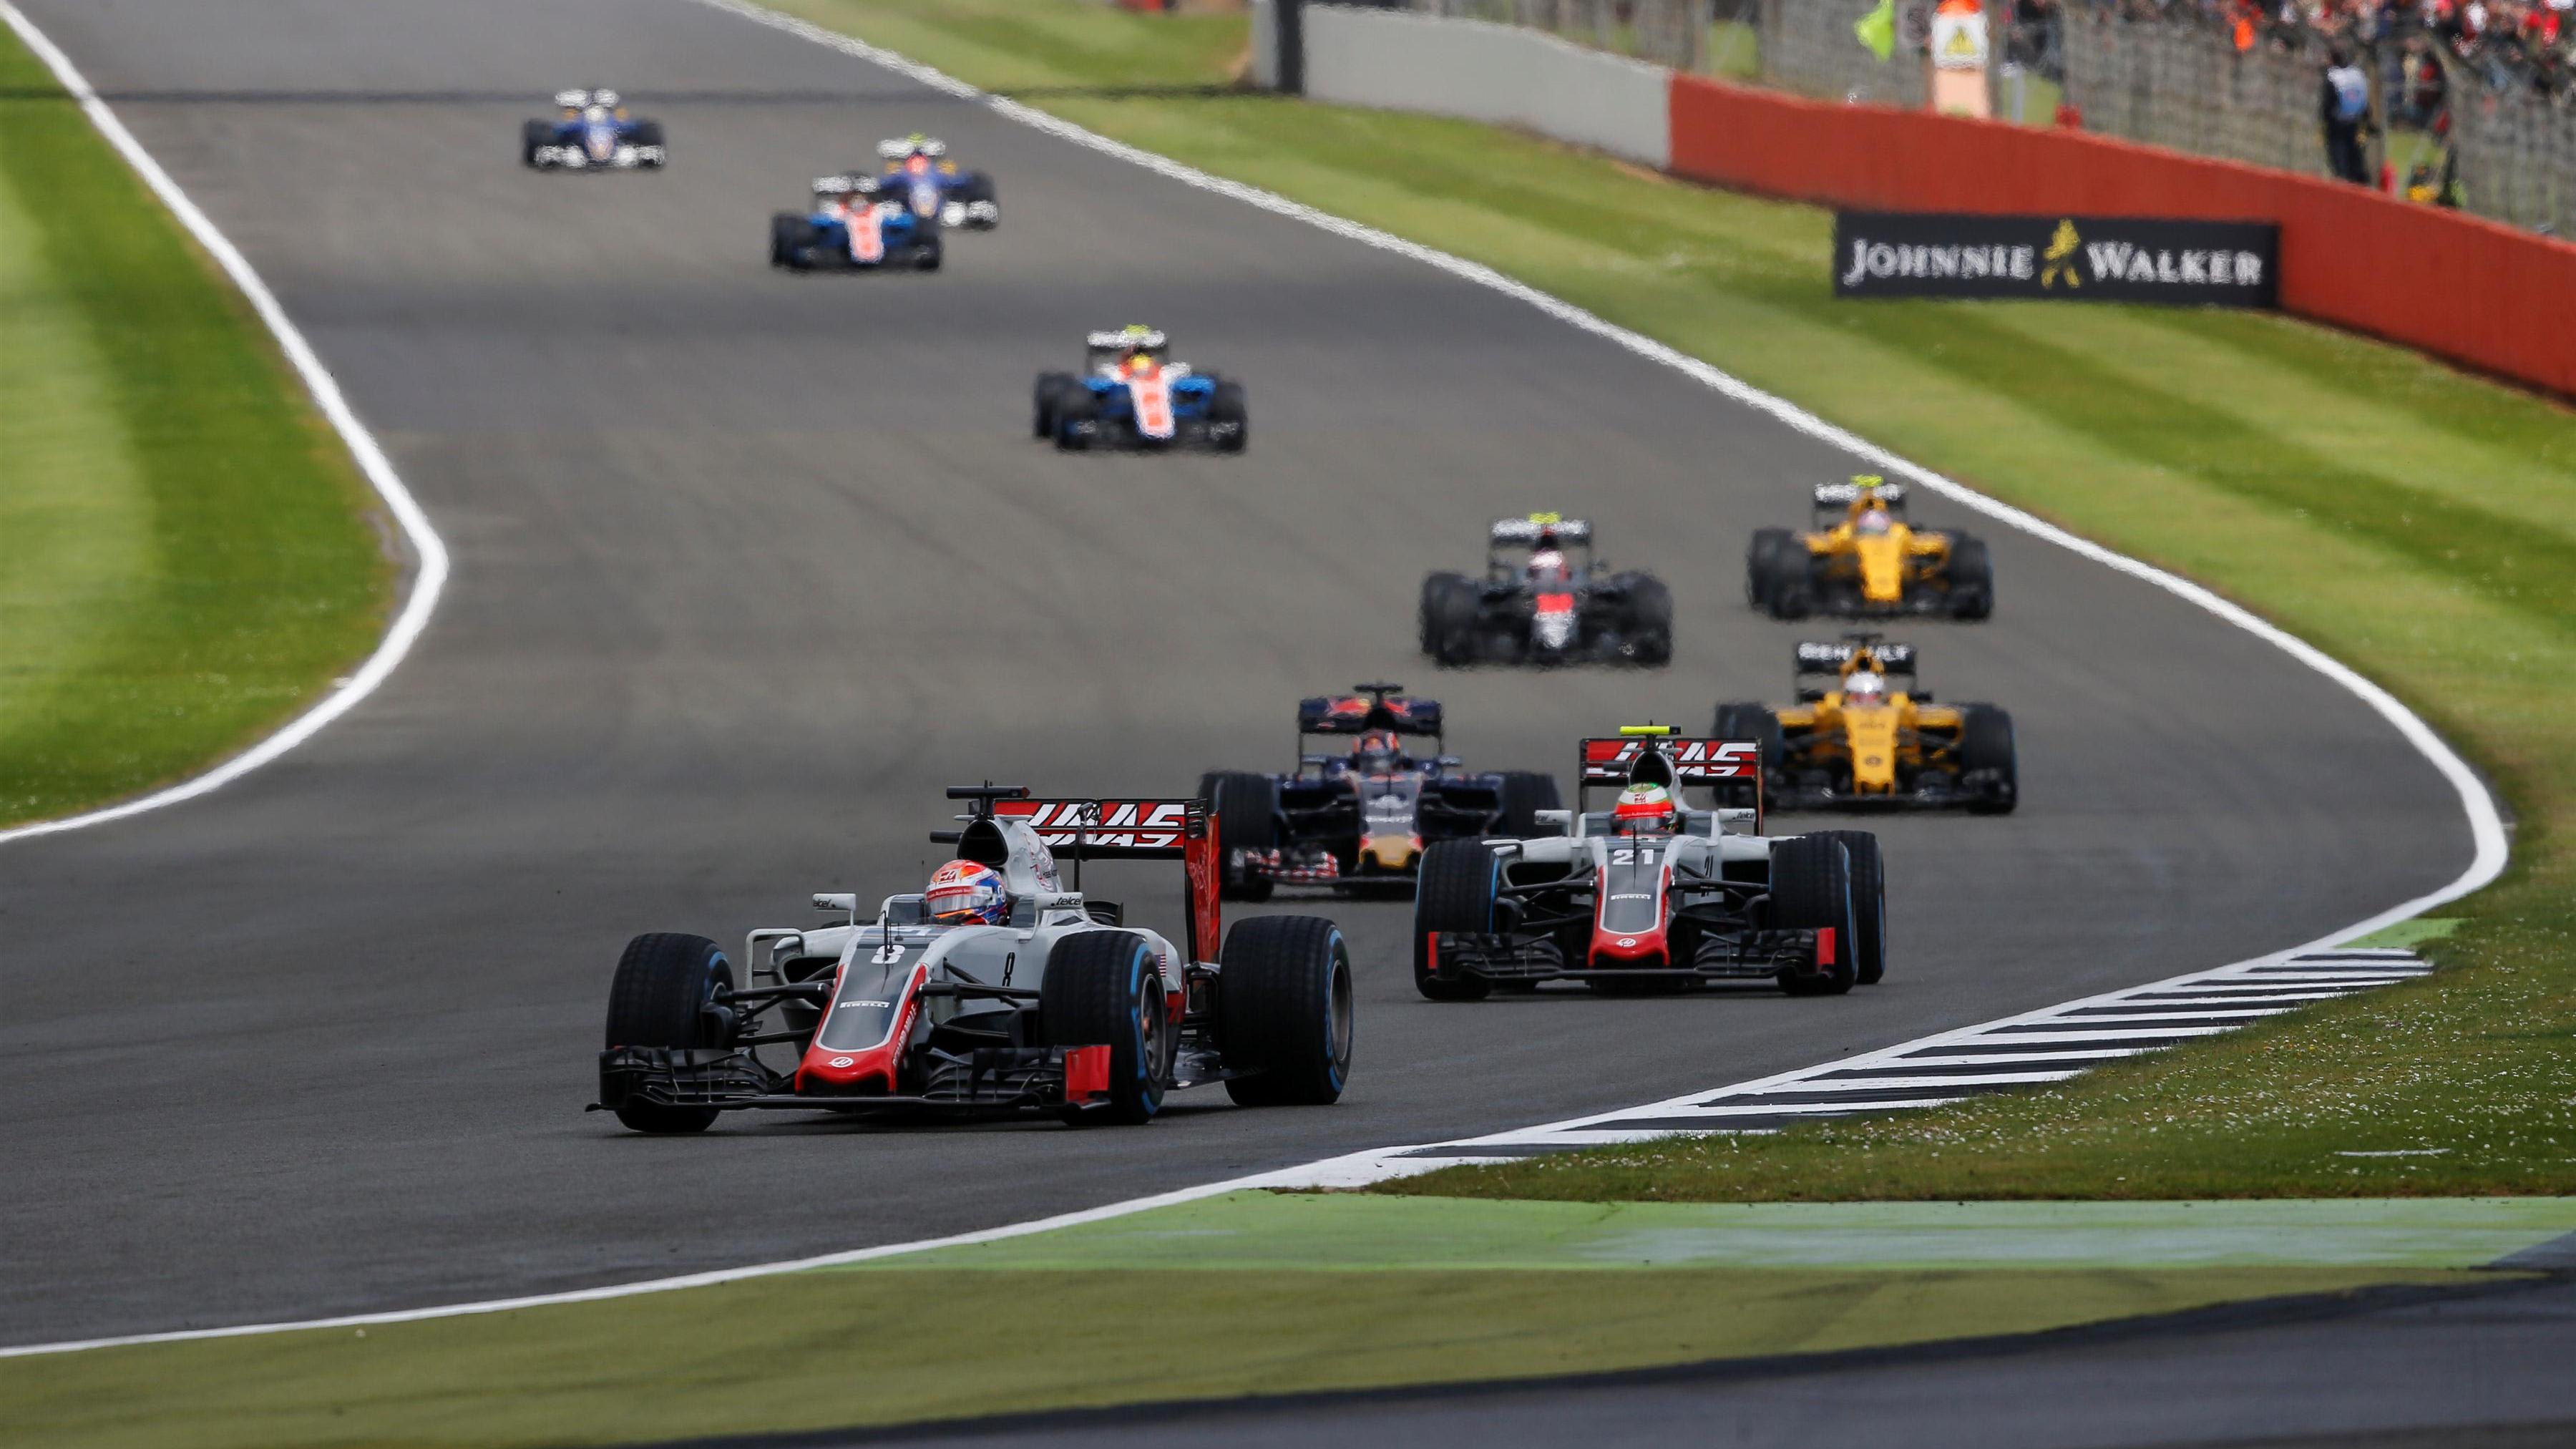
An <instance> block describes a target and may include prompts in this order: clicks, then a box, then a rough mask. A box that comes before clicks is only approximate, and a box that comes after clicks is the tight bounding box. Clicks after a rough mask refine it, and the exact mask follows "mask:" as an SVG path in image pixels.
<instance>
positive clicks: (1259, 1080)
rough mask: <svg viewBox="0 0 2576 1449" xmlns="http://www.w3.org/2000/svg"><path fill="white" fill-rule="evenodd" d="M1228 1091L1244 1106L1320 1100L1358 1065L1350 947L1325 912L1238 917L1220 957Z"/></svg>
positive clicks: (1220, 1023) (1338, 1089)
mask: <svg viewBox="0 0 2576 1449" xmlns="http://www.w3.org/2000/svg"><path fill="white" fill-rule="evenodd" d="M1217 967H1218V973H1217V1030H1218V1040H1219V1041H1220V1043H1221V1044H1222V1049H1223V1055H1224V1061H1225V1066H1226V1069H1227V1070H1228V1071H1237V1072H1246V1073H1249V1074H1250V1075H1247V1076H1240V1077H1228V1078H1227V1079H1226V1083H1225V1094H1226V1095H1227V1096H1229V1097H1232V1098H1233V1099H1234V1100H1235V1102H1236V1104H1237V1105H1239V1106H1245V1107H1321V1106H1326V1105H1329V1104H1330V1103H1332V1102H1333V1101H1335V1100H1337V1099H1338V1098H1340V1096H1341V1095H1342V1084H1343V1083H1344V1082H1345V1081H1348V1080H1349V1078H1350V1071H1351V1022H1352V1012H1351V1001H1352V995H1353V993H1352V990H1351V951H1350V946H1349V945H1348V943H1346V942H1344V941H1343V939H1342V932H1341V928H1340V927H1338V926H1335V925H1334V924H1333V923H1332V922H1330V921H1328V920H1325V919H1324V918H1323V917H1321V916H1256V917H1254V918H1253V919H1251V920H1248V921H1240V922H1237V923H1236V924H1235V927H1234V929H1233V930H1231V931H1228V932H1227V933H1226V937H1225V952H1224V954H1223V955H1222V956H1220V957H1219V958H1218V960H1217Z"/></svg>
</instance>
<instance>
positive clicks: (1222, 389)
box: [1037, 327, 1251, 453]
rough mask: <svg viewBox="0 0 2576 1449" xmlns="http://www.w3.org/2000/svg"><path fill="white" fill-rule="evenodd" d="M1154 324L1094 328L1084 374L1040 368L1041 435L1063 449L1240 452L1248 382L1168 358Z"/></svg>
mask: <svg viewBox="0 0 2576 1449" xmlns="http://www.w3.org/2000/svg"><path fill="white" fill-rule="evenodd" d="M1166 345H1167V339H1166V338H1165V337H1164V336H1163V334H1162V333H1160V332H1157V331H1155V330H1154V329H1153V328H1150V327H1129V328H1127V329H1125V330H1123V331H1119V332H1094V333H1092V334H1091V336H1090V338H1089V339H1088V340H1087V343H1086V346H1085V347H1084V349H1083V371H1082V373H1081V375H1080V376H1076V375H1075V374H1073V373H1069V372H1042V373H1039V374H1038V385H1037V435H1038V436H1039V437H1040V438H1046V439H1051V440H1053V441H1054V443H1055V445H1056V446H1057V447H1059V448H1063V449H1066V450H1068V451H1078V450H1080V449H1084V448H1092V447H1107V448H1156V449H1159V448H1171V447H1205V448H1213V449H1215V450H1216V451H1218V452H1220V453H1240V452H1242V451H1243V445H1244V443H1245V441H1246V439H1247V438H1248V437H1249V436H1250V430H1251V417H1250V414H1249V413H1248V412H1247V410H1246V408H1245V404H1244V395H1243V384H1241V383H1239V382H1233V381H1229V380H1228V379H1225V378H1222V377H1219V376H1217V375H1216V374H1215V373H1212V372H1198V371H1195V370H1193V369H1192V368H1190V367H1189V366H1188V365H1187V364H1186V363H1179V362H1169V361H1166V360H1165V359H1164V348H1165V346H1166Z"/></svg>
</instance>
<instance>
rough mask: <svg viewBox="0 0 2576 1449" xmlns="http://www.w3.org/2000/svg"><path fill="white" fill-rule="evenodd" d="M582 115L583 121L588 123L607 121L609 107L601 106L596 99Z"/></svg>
mask: <svg viewBox="0 0 2576 1449" xmlns="http://www.w3.org/2000/svg"><path fill="white" fill-rule="evenodd" d="M581 115H582V119H583V120H586V121H605V120H607V119H609V111H608V107H606V106H603V105H601V104H600V103H599V102H598V101H597V100H596V99H594V100H593V101H591V103H590V105H589V106H588V107H586V108H585V109H584V110H583V111H582V113H581Z"/></svg>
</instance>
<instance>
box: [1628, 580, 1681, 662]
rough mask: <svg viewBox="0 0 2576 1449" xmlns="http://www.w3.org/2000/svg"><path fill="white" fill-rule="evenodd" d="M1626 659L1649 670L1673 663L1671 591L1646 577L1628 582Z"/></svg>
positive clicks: (1658, 581) (1662, 582) (1659, 581)
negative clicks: (1627, 656)
mask: <svg viewBox="0 0 2576 1449" xmlns="http://www.w3.org/2000/svg"><path fill="white" fill-rule="evenodd" d="M1628 637H1629V639H1630V640H1631V641H1632V643H1631V645H1630V648H1629V657H1630V658H1631V659H1633V660H1635V661H1636V662H1637V663H1639V664H1642V665H1645V666H1646V667H1647V668H1649V669H1660V668H1662V667H1663V666H1665V665H1667V664H1670V663H1672V662H1673V591H1672V590H1670V589H1668V588H1665V587H1664V581H1663V580H1661V579H1659V578H1655V577H1653V576H1652V575H1649V574H1637V575H1634V576H1632V577H1631V578H1630V579H1629V580H1628Z"/></svg>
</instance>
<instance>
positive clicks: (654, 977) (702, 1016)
mask: <svg viewBox="0 0 2576 1449" xmlns="http://www.w3.org/2000/svg"><path fill="white" fill-rule="evenodd" d="M732 989H733V963H731V962H729V961H727V960H726V959H725V953H724V948H723V947H721V946H718V945H717V944H716V943H715V942H713V941H710V940H708V939H707V938H706V937H704V936H683V935H678V934H675V933H673V932H669V931H656V932H654V933H652V934H649V935H643V936H638V937H636V938H635V939H634V940H631V941H629V942H627V943H626V953H625V954H624V955H622V956H620V957H618V958H617V978H616V980H615V981H614V982H612V983H611V984H610V985H609V988H608V1031H607V1039H606V1041H605V1042H604V1043H603V1045H606V1046H608V1047H612V1048H613V1047H622V1046H627V1047H662V1048H665V1049H668V1050H673V1051H682V1050H690V1049H698V1048H711V1047H724V1046H730V1045H732V1044H733V1036H734V1016H733V1011H732V1009H731V1008H729V1007H724V1006H719V1005H717V1004H716V1000H715V996H716V993H717V992H719V991H731V990H732ZM617 1120H618V1121H620V1122H623V1123H625V1124H626V1125H627V1126H628V1127H630V1128H632V1129H633V1130H635V1131H637V1132H654V1133H671V1132H704V1131H705V1130H707V1126H708V1124H710V1123H712V1122H714V1121H715V1120H716V1109H715V1108H713V1107H665V1106H661V1105H659V1104H656V1103H652V1102H621V1103H619V1104H618V1107H617Z"/></svg>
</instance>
